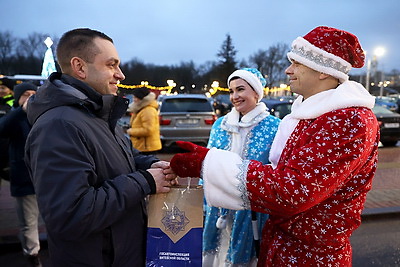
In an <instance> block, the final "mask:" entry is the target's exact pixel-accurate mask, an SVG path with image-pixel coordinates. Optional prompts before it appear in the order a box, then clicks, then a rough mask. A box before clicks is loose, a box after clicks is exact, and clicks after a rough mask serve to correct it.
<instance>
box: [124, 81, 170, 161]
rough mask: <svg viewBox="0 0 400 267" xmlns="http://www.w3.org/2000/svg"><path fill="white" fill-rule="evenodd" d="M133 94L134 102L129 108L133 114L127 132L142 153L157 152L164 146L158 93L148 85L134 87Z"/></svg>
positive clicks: (134, 145)
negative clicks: (151, 90) (161, 135)
mask: <svg viewBox="0 0 400 267" xmlns="http://www.w3.org/2000/svg"><path fill="white" fill-rule="evenodd" d="M132 95H133V102H132V104H131V105H130V107H129V109H128V111H130V112H132V116H131V120H130V128H129V129H128V130H127V134H128V135H129V136H130V139H131V141H132V145H133V147H134V148H136V149H137V150H139V151H141V152H142V154H148V155H149V154H156V153H157V152H158V151H159V150H161V148H162V145H161V139H160V123H159V120H158V104H157V101H156V95H155V94H154V93H153V92H150V90H149V89H148V88H146V87H141V88H137V89H134V90H133V91H132Z"/></svg>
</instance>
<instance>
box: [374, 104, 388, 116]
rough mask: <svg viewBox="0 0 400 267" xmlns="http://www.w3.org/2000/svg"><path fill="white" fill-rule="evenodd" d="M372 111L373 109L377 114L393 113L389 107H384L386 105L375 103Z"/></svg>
mask: <svg viewBox="0 0 400 267" xmlns="http://www.w3.org/2000/svg"><path fill="white" fill-rule="evenodd" d="M372 111H373V112H374V113H377V114H393V112H392V111H390V110H388V109H387V108H384V107H382V106H379V105H375V106H374V107H373V108H372Z"/></svg>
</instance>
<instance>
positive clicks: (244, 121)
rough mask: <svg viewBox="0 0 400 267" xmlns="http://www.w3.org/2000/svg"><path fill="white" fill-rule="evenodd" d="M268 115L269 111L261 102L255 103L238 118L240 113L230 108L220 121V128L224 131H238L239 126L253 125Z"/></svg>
mask: <svg viewBox="0 0 400 267" xmlns="http://www.w3.org/2000/svg"><path fill="white" fill-rule="evenodd" d="M268 115H269V112H268V111H267V107H266V106H265V104H264V103H262V102H259V103H257V105H256V106H255V108H254V109H252V110H251V111H250V112H248V113H247V114H246V115H244V116H243V117H242V118H241V119H240V120H239V118H240V113H239V112H238V111H237V110H236V109H235V108H232V110H231V111H230V112H229V113H228V114H226V115H225V117H224V119H223V121H222V123H221V128H222V129H223V130H225V131H229V132H235V133H237V132H239V128H246V127H250V126H253V125H255V124H257V123H259V122H260V121H262V120H263V119H264V118H266V117H267V116H268Z"/></svg>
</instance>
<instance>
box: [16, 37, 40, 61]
mask: <svg viewBox="0 0 400 267" xmlns="http://www.w3.org/2000/svg"><path fill="white" fill-rule="evenodd" d="M46 37H47V35H45V34H41V33H37V32H34V33H31V34H29V35H28V37H27V38H24V39H20V43H19V49H18V55H20V56H25V57H28V58H34V57H37V58H43V56H44V53H45V51H46V49H47V47H46V45H45V44H44V40H45V39H46Z"/></svg>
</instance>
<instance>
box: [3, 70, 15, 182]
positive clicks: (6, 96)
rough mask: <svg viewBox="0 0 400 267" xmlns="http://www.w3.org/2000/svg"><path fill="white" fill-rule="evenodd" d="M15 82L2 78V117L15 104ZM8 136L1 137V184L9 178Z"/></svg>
mask: <svg viewBox="0 0 400 267" xmlns="http://www.w3.org/2000/svg"><path fill="white" fill-rule="evenodd" d="M14 85H15V82H14V80H11V79H9V78H7V77H3V78H1V79H0V118H1V117H3V116H4V115H6V114H7V113H8V112H9V111H10V110H11V107H12V106H13V103H14V96H13V91H12V90H13V88H14ZM8 142H9V140H8V138H2V137H1V138H0V184H1V179H5V180H8V179H9V159H8V152H7V151H8Z"/></svg>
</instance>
